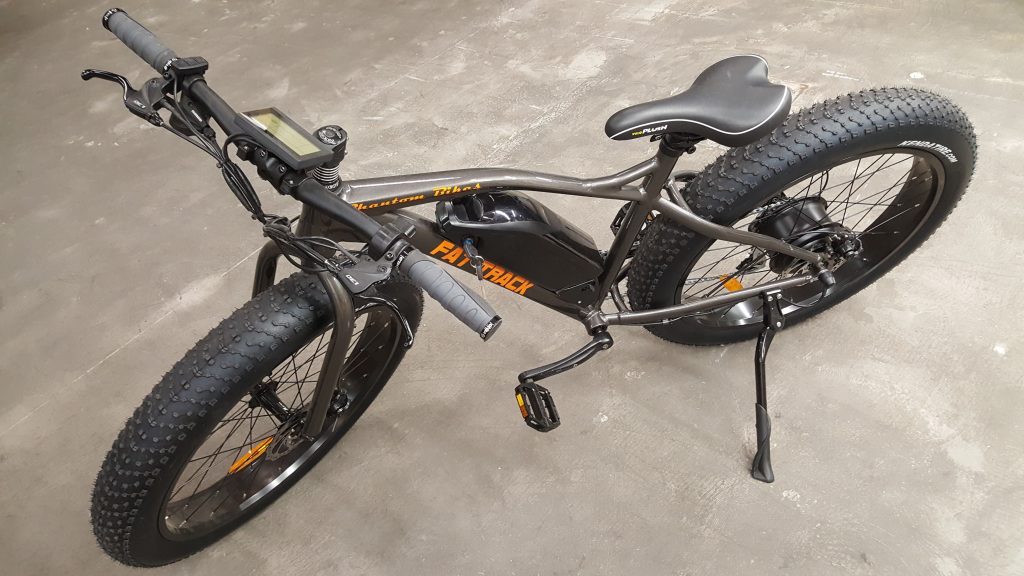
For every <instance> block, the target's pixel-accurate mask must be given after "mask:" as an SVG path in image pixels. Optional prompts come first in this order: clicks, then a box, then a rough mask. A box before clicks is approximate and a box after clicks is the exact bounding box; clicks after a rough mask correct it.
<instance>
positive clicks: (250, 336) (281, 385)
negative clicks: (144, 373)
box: [92, 274, 423, 566]
mask: <svg viewBox="0 0 1024 576" xmlns="http://www.w3.org/2000/svg"><path fill="white" fill-rule="evenodd" d="M374 290H376V293H377V295H379V296H383V297H385V298H388V299H390V300H391V301H392V302H393V303H394V304H395V305H396V306H397V308H398V309H399V310H401V311H402V314H403V315H404V316H405V318H406V320H408V322H409V326H410V327H411V328H412V329H413V330H415V329H416V327H417V326H418V325H419V321H420V317H421V315H422V311H423V300H422V296H421V294H420V291H419V290H418V289H417V288H415V287H414V286H413V285H411V284H409V283H407V282H405V281H403V280H400V279H393V280H391V281H389V282H387V283H384V284H380V285H378V286H376V287H375V288H374ZM355 303H356V306H357V314H356V318H355V321H354V323H355V326H354V331H353V334H352V340H351V343H350V346H349V349H348V351H347V353H346V358H345V365H344V369H343V370H342V375H341V377H340V379H339V381H338V382H337V383H336V384H335V392H334V399H333V402H332V405H331V408H330V410H329V412H328V416H327V420H326V421H325V423H324V426H323V430H322V431H321V433H320V435H319V436H318V437H316V438H306V437H305V436H303V435H302V434H301V433H300V431H301V429H302V424H303V422H304V416H305V413H306V409H307V407H308V406H309V405H310V404H311V402H312V396H313V390H314V388H315V387H316V383H317V378H318V376H319V374H320V369H321V366H322V364H323V360H324V355H325V353H326V350H327V348H328V343H329V342H330V339H331V330H332V319H333V318H332V316H331V307H330V303H329V301H328V298H327V294H326V293H325V292H324V289H323V286H322V285H321V283H320V281H319V280H318V279H317V278H316V277H315V276H310V275H308V274H295V275H293V276H290V277H289V278H286V279H284V280H282V281H281V282H280V283H278V284H276V285H274V286H273V287H271V288H269V289H267V290H265V291H264V292H262V293H261V294H259V295H258V296H256V298H254V299H253V300H251V301H249V302H248V303H246V304H245V305H244V306H242V307H241V308H240V309H238V310H237V311H235V313H234V314H232V315H231V316H230V317H229V318H227V319H226V320H224V321H223V322H221V324H220V325H219V326H218V327H217V328H215V329H214V330H213V331H211V332H210V334H208V335H207V336H206V337H205V338H203V339H202V340H201V341H200V342H199V343H197V344H196V346H195V347H194V348H193V349H192V350H191V351H189V352H188V354H186V355H185V357H184V358H182V360H180V361H179V362H178V363H177V364H176V365H175V366H174V367H173V368H172V369H171V371H170V372H168V373H167V374H166V375H165V376H164V378H163V379H162V380H161V382H160V383H159V384H157V386H156V387H155V388H154V389H153V391H152V392H151V393H150V395H149V396H148V397H147V398H146V399H145V400H144V401H143V404H142V405H141V406H140V407H139V408H138V409H136V411H135V414H134V415H133V416H132V417H131V418H130V419H129V420H128V422H127V424H126V425H125V427H124V429H123V430H122V431H121V434H120V435H119V436H118V438H117V440H116V441H115V442H114V446H113V448H111V450H110V452H109V453H108V454H107V457H106V459H105V460H104V462H103V467H102V469H101V470H100V473H99V476H98V477H97V479H96V486H95V488H94V490H93V497H92V525H93V531H94V533H95V534H96V538H97V540H98V541H99V544H100V546H101V547H102V548H103V550H104V551H106V552H107V553H108V554H109V555H110V556H111V557H113V558H114V559H115V560H117V561H119V562H122V563H125V564H129V565H134V566H159V565H162V564H168V563H170V562H174V561H176V560H180V559H181V558H184V557H185V556H188V555H190V554H192V553H194V552H197V551H198V550H200V549H202V548H203V547H205V546H207V545H209V544H211V543H212V542H214V541H216V540H217V539H218V538H221V537H222V536H224V535H226V534H227V533H229V532H230V531H231V530H234V529H235V528H237V527H238V526H239V525H241V524H242V523H243V522H245V521H246V520H248V519H249V518H251V517H252V516H254V515H255V514H256V513H257V512H259V511H260V510H262V509H263V508H265V507H266V506H267V505H268V504H270V503H271V502H272V501H273V500H274V499H276V498H277V497H278V496H280V495H281V494H282V493H283V492H284V491H285V490H287V489H288V488H289V487H290V486H291V485H293V484H294V483H295V482H296V481H298V479H299V478H301V477H302V475H303V474H305V473H306V472H308V471H309V470H310V469H311V468H312V467H313V465H314V464H316V462H317V461H319V460H320V458H322V457H323V456H324V454H325V453H326V452H327V451H328V450H330V449H331V447H332V446H333V445H334V444H335V443H336V442H337V441H338V440H339V439H340V438H341V437H342V436H344V435H345V433H346V432H347V431H348V429H349V428H350V427H351V426H352V425H353V424H354V423H355V421H356V420H358V419H359V417H360V416H361V415H362V414H363V412H364V411H365V410H366V408H367V407H368V406H369V405H370V403H371V402H373V400H374V398H375V397H376V396H377V394H378V393H379V392H380V390H381V388H382V387H383V386H384V384H385V383H386V382H387V381H388V379H389V378H390V377H391V374H392V373H393V372H394V371H395V369H396V368H397V367H398V364H399V362H401V360H402V357H403V356H404V355H405V349H404V348H403V346H402V344H403V342H404V341H405V338H406V335H405V333H404V328H403V326H402V322H401V321H400V319H399V318H398V317H397V315H396V314H395V312H394V311H393V310H392V309H391V308H390V307H388V306H383V305H376V306H374V305H372V303H369V302H366V301H363V300H362V299H360V298H358V297H356V298H355Z"/></svg>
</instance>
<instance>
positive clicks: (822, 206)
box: [748, 196, 861, 274]
mask: <svg viewBox="0 0 1024 576" xmlns="http://www.w3.org/2000/svg"><path fill="white" fill-rule="evenodd" d="M748 229H749V230H750V231H751V232H756V233H758V234H764V235H766V236H771V237H773V238H778V239H779V240H782V241H783V242H787V243H789V244H792V245H794V246H797V247H800V248H803V249H804V250H809V251H811V252H817V253H820V254H825V255H826V256H828V257H829V258H830V259H839V260H843V261H845V260H847V259H849V258H852V257H854V256H856V255H857V253H859V252H860V249H861V242H860V239H859V238H857V234H856V233H854V232H853V231H851V230H850V229H849V228H847V227H845V226H843V225H841V224H839V223H837V222H834V221H832V219H831V218H829V215H828V203H827V202H825V200H824V199H823V198H821V197H819V196H815V197H812V198H798V199H787V200H782V201H781V202H776V203H775V204H772V205H769V206H768V208H767V209H766V210H765V211H764V212H762V213H761V214H760V215H759V216H758V217H757V218H756V219H755V220H754V221H753V222H752V223H751V224H750V226H749V228H748ZM768 256H769V258H770V259H769V267H770V268H771V270H772V272H775V273H777V274H782V273H785V272H796V271H798V269H799V268H801V267H802V266H803V265H805V264H806V262H803V261H799V260H796V259H795V258H793V257H792V256H788V255H786V254H779V253H778V252H769V253H768ZM794 261H795V262H796V265H794Z"/></svg>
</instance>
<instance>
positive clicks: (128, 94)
mask: <svg viewBox="0 0 1024 576" xmlns="http://www.w3.org/2000/svg"><path fill="white" fill-rule="evenodd" d="M93 78H100V79H103V80H109V81H110V82H113V83H115V84H120V85H121V89H122V91H123V94H122V97H123V98H124V107H125V108H127V109H128V111H129V112H131V113H132V114H134V115H136V116H138V117H139V118H142V119H143V120H145V121H147V122H149V123H150V124H152V125H153V126H163V124H164V119H163V118H161V117H160V114H158V113H157V112H156V110H154V109H153V107H152V106H151V105H149V104H147V103H146V99H145V98H143V96H142V93H141V92H139V91H138V90H136V89H135V88H132V85H131V82H129V81H128V79H127V78H125V77H124V76H121V75H120V74H114V73H113V72H107V71H106V70H93V69H92V68H88V69H86V70H82V80H92V79H93Z"/></svg>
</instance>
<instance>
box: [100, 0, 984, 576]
mask: <svg viewBox="0 0 1024 576" xmlns="http://www.w3.org/2000/svg"><path fill="white" fill-rule="evenodd" d="M103 25H104V27H105V28H107V30H109V31H110V32H112V33H113V34H114V35H115V36H116V37H117V38H119V39H120V40H121V41H122V42H124V43H125V44H126V45H127V46H128V47H129V48H131V49H132V50H133V51H134V52H135V53H136V54H137V55H138V56H139V57H141V58H142V59H143V60H145V61H146V62H147V63H148V64H149V65H151V66H152V67H153V68H154V69H155V70H156V71H157V73H158V74H159V75H158V76H157V77H156V78H153V79H151V80H149V81H147V82H146V83H145V84H144V85H143V86H142V87H141V88H140V89H139V90H136V89H135V88H133V87H132V86H131V85H130V84H129V82H128V81H127V80H126V79H125V78H124V77H122V76H119V75H117V74H113V73H111V72H104V71H99V70H86V71H84V72H83V73H82V78H84V79H86V80H88V79H90V78H102V79H105V80H110V81H113V82H116V83H118V84H119V85H120V86H121V88H122V95H123V99H124V104H125V106H126V107H127V108H128V110H129V111H130V112H131V113H133V114H135V115H136V116H139V117H141V118H143V119H145V120H146V121H148V122H149V123H151V124H153V125H154V126H157V127H160V128H162V129H165V130H167V131H168V132H171V133H172V134H174V135H176V136H178V137H180V138H182V139H183V140H186V141H187V142H189V143H190V144H192V145H193V146H195V147H196V148H198V149H199V150H201V151H202V152H204V153H206V154H208V155H210V156H211V157H213V158H214V159H215V160H216V163H217V166H218V168H219V169H220V171H221V174H222V176H223V178H224V181H225V183H226V184H227V186H228V188H229V189H230V190H231V191H232V192H233V193H234V195H235V196H236V197H237V199H238V200H239V202H240V203H241V204H242V205H243V206H244V207H245V209H246V210H248V211H249V212H250V213H251V215H252V217H253V218H254V219H255V220H256V221H258V222H259V223H260V224H261V226H262V230H263V233H264V235H266V236H267V237H268V238H269V240H268V241H267V244H266V246H265V247H264V248H263V249H262V250H261V251H260V253H259V256H258V259H257V262H256V273H255V280H254V285H253V290H252V299H251V300H250V301H249V302H247V303H246V304H244V305H243V306H242V307H241V308H239V309H238V310H237V311H236V312H235V313H233V314H232V315H231V316H229V317H228V318H227V319H226V320H224V321H223V322H221V323H220V324H219V325H218V326H217V327H216V328H214V329H213V330H212V331H211V332H210V333H209V334H208V335H207V336H206V337H205V338H203V339H202V340H200V341H199V342H198V343H197V344H196V345H195V347H194V348H193V349H192V350H190V351H189V352H187V353H186V354H185V356H184V357H183V358H182V359H181V360H180V361H179V362H178V363H177V364H175V365H174V366H173V367H172V368H171V369H170V371H169V372H167V374H166V375H165V376H164V378H163V379H162V380H161V381H160V382H159V383H158V384H157V385H156V387H155V388H154V389H153V391H152V392H151V393H150V394H149V396H148V397H146V399H145V400H144V401H143V403H142V405H141V406H139V407H138V409H137V410H136V411H135V413H134V414H133V415H132V416H131V418H129V420H128V422H127V424H126V425H125V427H124V429H123V430H122V431H121V433H120V435H119V436H118V437H117V439H116V441H115V442H114V445H113V447H112V449H111V450H110V452H109V454H107V457H106V459H105V460H104V462H103V465H102V468H101V470H100V472H99V476H98V477H97V479H96V486H95V489H94V491H93V497H92V512H91V513H92V525H93V530H94V532H95V535H96V538H97V540H98V541H99V544H100V546H101V547H102V548H103V550H104V551H106V552H107V553H108V554H109V555H110V556H111V557H113V558H114V559H115V560H118V561H120V562H123V563H125V564H131V565H138V566H157V565H162V564H167V563H170V562H174V561H176V560H179V559H181V558H184V557H185V556H188V555H190V554H192V553H194V552H196V551H198V550H200V549H202V548H203V547H205V546H207V545H209V544H210V543H212V542H214V541H215V540H217V539H218V538H220V537H222V536H224V535H225V534H227V533H228V532H230V531H232V530H234V529H235V528H237V527H238V526H239V525H241V524H242V523H243V522H245V521H246V520H248V519H249V518H251V517H252V516H254V515H255V514H256V513H258V512H259V511H260V510H261V509H263V508H265V507H266V506H267V505H268V504H270V503H271V502H272V501H273V500H274V499H275V498H277V497H278V496H280V495H281V494H282V493H283V492H284V491H285V490H287V489H288V488H289V487H290V486H291V485H293V484H294V483H295V482H296V481H298V480H299V479H300V478H301V477H302V476H303V474H305V473H306V472H308V471H309V469H310V468H311V467H312V466H313V465H314V464H316V462H317V461H318V460H319V459H320V458H322V457H323V455H324V454H325V453H326V452H327V451H328V450H330V449H331V447H332V446H333V445H334V444H335V443H337V442H338V440H340V439H341V437H342V436H344V435H345V433H346V432H347V431H348V430H349V428H351V426H352V425H353V424H354V423H355V422H356V420H358V419H359V417H360V416H361V415H362V414H363V412H364V411H365V410H366V409H367V407H369V405H370V404H371V403H372V402H373V400H374V398H375V397H376V396H377V394H378V393H379V392H380V390H381V388H382V387H383V386H384V384H385V383H386V382H387V381H388V380H389V378H390V377H391V376H392V374H393V373H394V371H395V369H396V368H397V367H398V364H399V363H400V362H401V361H402V358H403V356H404V355H405V352H406V350H408V348H409V347H410V346H411V345H412V344H413V339H414V336H415V334H416V329H417V327H418V325H419V322H420V317H421V313H422V309H423V299H422V292H426V293H427V294H429V295H430V296H432V297H433V298H434V299H436V300H437V301H438V302H440V304H441V305H442V306H443V307H444V308H445V309H446V310H448V311H449V312H450V313H451V314H452V315H454V316H455V317H456V318H457V319H459V320H460V321H461V322H463V323H464V324H466V325H467V326H468V327H470V328H471V329H472V330H473V331H475V332H476V333H478V334H479V335H480V337H482V338H483V339H485V340H486V339H488V338H491V337H492V336H493V335H494V334H495V333H496V331H497V330H498V327H499V325H500V323H501V319H500V317H499V316H498V315H497V314H496V313H495V312H494V310H493V309H492V308H491V307H490V305H488V304H487V303H486V302H485V301H484V300H482V299H481V298H480V297H479V296H478V295H477V294H475V293H474V292H473V291H471V290H470V289H468V288H466V287H465V286H463V285H462V284H461V283H460V282H458V281H457V280H455V279H454V278H453V277H452V276H450V275H449V273H448V272H447V271H446V267H447V266H451V267H454V268H460V269H462V270H463V271H466V272H470V273H472V274H475V275H476V278H477V279H478V280H480V281H483V282H489V283H491V284H495V285H498V286H501V287H502V288H504V289H505V290H508V291H509V292H513V293H515V294H518V295H520V296H523V297H526V298H529V299H530V300H533V301H535V302H537V303H539V304H541V305H543V306H546V307H548V308H550V309H552V310H555V311H557V312H560V313H562V314H564V315H566V316H569V317H571V318H575V319H577V320H579V321H580V323H581V324H582V326H583V328H584V329H585V330H586V333H587V334H588V335H589V337H590V341H589V342H588V343H587V344H586V345H585V346H583V347H582V348H580V349H579V350H578V351H576V352H574V353H572V354H570V355H569V356H567V357H566V358H563V359H561V360H558V361H556V362H553V363H550V364H547V365H544V366H541V367H539V368H534V369H531V370H526V371H525V372H523V373H521V374H520V375H519V378H518V384H517V386H516V388H515V399H516V401H517V404H518V408H519V410H520V413H521V416H522V417H523V419H524V420H525V422H526V424H527V425H529V426H530V427H531V428H534V429H536V430H539V431H544V432H546V431H550V430H553V429H554V428H555V427H557V426H558V425H559V423H560V419H559V416H558V410H557V409H556V407H555V402H554V399H553V397H552V395H551V393H550V391H548V390H547V389H546V388H544V387H543V386H541V385H540V384H539V383H540V382H541V381H542V380H544V379H545V378H549V377H551V376H554V375H556V374H559V373H562V372H565V371H567V370H570V369H572V368H574V367H576V366H578V365H579V364H580V363H582V362H584V361H586V360H588V359H590V358H591V357H593V356H594V355H595V354H596V353H598V352H599V351H602V350H606V349H608V348H610V347H611V346H612V343H613V340H612V336H611V333H610V332H609V328H610V327H612V326H618V325H641V326H645V327H647V329H648V330H650V331H651V332H652V333H653V334H655V335H657V336H659V337H661V338H664V339H666V340H670V341H672V342H678V343H681V344H692V345H711V344H725V343H730V342H737V341H741V340H746V339H750V338H755V337H756V338H757V345H756V350H755V359H754V367H755V377H754V381H755V390H756V394H755V400H756V401H755V427H756V431H757V435H756V438H757V451H756V454H755V457H754V462H753V465H752V475H753V476H754V478H756V479H758V480H762V481H765V482H771V481H772V480H773V478H774V476H773V471H772V467H771V460H770V453H769V440H770V433H771V423H770V419H769V417H768V412H767V406H766V376H765V357H766V355H767V352H768V348H769V345H770V344H771V341H772V338H773V337H774V335H775V334H776V333H777V332H778V331H779V330H780V329H781V328H783V325H784V324H790V325H792V324H794V323H796V322H800V321H802V320H805V319H807V318H810V317H811V316H814V315H816V314H818V313H820V312H822V311H823V310H825V309H827V308H829V307H830V306H833V305H835V304H837V303H839V302H841V301H843V300H844V299H846V298H848V297H850V296H851V295H853V294H855V293H856V292H858V291H859V290H861V289H863V288H864V287H865V286H868V285H869V284H871V283H872V282H874V281H875V280H876V279H878V278H879V277H880V276H882V275H883V274H885V273H886V272H888V271H889V270H891V269H892V268H893V267H894V266H896V265H897V264H898V263H899V262H900V261H902V260H903V259H904V258H906V257H907V256H908V255H909V254H910V253H911V252H913V251H914V249H916V248H917V247H918V246H920V245H921V243H922V242H923V241H924V240H925V239H926V238H927V237H928V236H930V235H931V234H932V233H933V232H934V231H935V229H936V228H938V226H939V225H940V224H941V223H942V221H943V220H944V219H945V218H946V217H947V216H948V215H949V213H950V211H951V210H952V209H953V207H954V206H955V205H956V203H957V201H958V200H959V199H960V197H961V195H962V194H963V193H964V190H965V189H966V187H967V184H968V182H969V181H970V178H971V175H972V172H973V170H974V163H975V154H976V144H975V136H974V132H973V128H972V127H971V124H970V122H969V121H968V119H967V118H966V116H965V115H964V113H963V112H962V111H961V110H960V109H959V108H958V107H957V106H955V105H954V104H952V103H951V102H949V101H948V100H946V99H945V98H943V97H941V96H939V95H936V94H934V93H931V92H927V91H924V90H920V89H915V88H883V89H873V90H865V91H861V92H857V93H852V94H847V95H845V96H840V97H838V98H834V99H831V100H828V101H825V102H822V103H816V104H813V105H811V106H810V107H809V108H805V109H803V110H800V111H797V112H795V113H793V114H790V105H791V94H790V91H789V90H788V89H787V88H786V87H785V86H782V85H779V84H775V83H772V82H770V81H769V79H768V65H767V63H766V62H765V61H764V59H762V58H761V57H759V56H752V55H745V56H735V57H732V58H727V59H725V60H722V61H720V62H717V63H715V64H713V65H711V66H710V67H709V68H707V69H706V70H704V71H703V72H701V74H700V75H699V76H697V78H696V80H694V82H693V84H692V86H691V87H690V88H689V89H687V90H686V91H684V92H682V93H680V94H676V95H674V96H671V97H668V98H665V99H662V100H656V101H652V102H647V103H643V104H637V105H635V106H631V107H629V108H626V109H624V110H621V111H618V112H616V113H615V114H613V115H612V116H611V117H610V118H609V119H608V121H607V123H606V124H605V132H606V134H607V135H608V136H609V137H611V138H613V139H615V140H634V139H641V138H643V139H648V140H650V141H652V142H656V145H657V153H656V154H655V155H654V157H652V158H650V159H649V160H645V161H643V162H641V163H639V164H637V165H635V166H632V167H629V168H626V169H625V170H622V171H621V172H618V173H615V174H612V175H610V176H603V177H599V178H576V177H570V176H559V175H554V174H543V173H538V172H530V171H525V170H512V169H502V168H472V169H465V170H451V171H446V172H435V173H429V174H415V175H410V176H395V177H386V178H373V179H368V180H348V181H343V180H342V179H340V178H339V171H338V167H339V164H340V163H341V161H342V160H343V159H344V157H345V152H346V146H347V134H346V132H345V130H344V129H342V128H341V127H340V126H335V125H331V126H324V127H321V128H319V129H317V130H315V131H314V132H313V133H309V132H307V131H306V130H304V129H303V128H302V127H301V126H300V125H298V124H297V123H296V122H294V121H292V120H291V119H289V118H288V117H287V116H286V115H284V114H283V113H281V112H280V111H278V110H276V109H274V108H264V109H259V110H254V111H251V112H244V113H239V112H236V111H235V110H233V109H232V108H231V107H230V106H229V105H228V104H227V102H225V101H224V100H223V99H222V98H221V97H220V96H218V95H217V93H216V92H214V91H213V89H211V88H210V86H209V85H208V84H207V82H206V80H205V78H204V73H205V71H206V70H207V68H208V66H209V64H208V62H207V61H206V60H205V59H203V58H201V57H178V56H177V55H176V54H175V53H174V52H173V51H171V50H170V49H168V48H167V47H165V46H164V45H163V44H161V42H160V41H159V40H158V39H157V38H156V37H155V36H154V35H153V34H152V33H151V32H150V31H149V30H147V29H146V28H144V27H143V26H141V25H140V24H138V23H137V22H135V21H134V20H132V19H131V18H130V17H129V16H128V15H127V14H126V13H125V12H123V11H121V10H119V9H116V8H115V9H112V10H109V11H107V12H106V13H105V14H104V15H103ZM211 121H212V123H213V124H215V125H216V126H217V127H219V130H220V132H221V134H222V135H223V140H222V141H220V142H218V139H217V132H216V131H215V130H214V126H213V124H211ZM704 141H711V142H716V143H719V144H722V145H724V146H727V147H729V148H728V150H727V151H726V152H725V153H724V154H722V155H721V157H719V158H718V159H717V160H715V161H714V162H713V163H712V164H710V165H709V166H707V167H706V168H704V169H703V170H702V171H699V172H695V171H681V172H677V171H675V166H676V163H677V161H678V159H679V158H680V157H682V156H684V155H686V154H688V153H692V152H693V151H694V150H695V147H696V146H697V145H698V144H700V143H701V142H704ZM232 153H233V155H234V157H235V158H237V159H240V160H242V161H244V162H248V163H250V164H253V165H254V166H255V168H256V172H257V174H258V175H259V177H260V178H261V179H262V180H264V181H266V182H267V183H268V184H269V185H270V186H271V187H273V188H274V189H275V190H276V191H277V192H279V193H280V194H284V195H288V196H291V197H293V198H295V199H297V200H299V201H300V202H301V203H302V210H301V215H300V216H299V217H298V218H297V220H294V221H293V220H292V219H289V218H286V217H282V216H278V215H274V214H269V213H266V212H265V211H264V210H263V208H262V205H261V203H260V199H259V196H258V195H257V194H256V192H255V190H254V188H253V186H252V184H251V183H250V181H249V179H248V178H247V177H246V175H245V173H244V172H243V171H242V170H241V168H240V167H239V165H238V164H236V163H235V160H234V159H233V157H232ZM522 191H534V192H544V193H552V194H568V195H575V196H582V197H588V198H603V199H608V200H615V201H618V202H621V203H623V204H624V205H623V206H622V207H621V209H620V210H619V211H618V214H617V215H616V216H615V218H614V221H613V222H612V224H611V227H612V230H613V231H614V240H613V241H612V243H611V246H610V247H609V248H608V249H607V250H602V249H600V248H598V247H597V246H596V245H595V243H594V241H593V239H592V238H591V237H590V236H589V235H588V234H587V233H586V232H584V231H583V230H580V229H579V228H577V227H576V226H574V225H572V224H571V223H569V222H568V221H566V220H564V219H563V218H562V217H561V216H559V215H558V214H556V213H555V212H554V211H552V210H551V209H550V208H547V207H545V206H544V205H543V204H542V203H541V202H539V201H538V200H536V199H534V198H533V197H531V196H528V195H525V194H523V193H522ZM426 203H434V204H435V205H436V218H435V219H427V218H423V217H421V216H418V215H416V214H414V213H412V212H409V211H406V210H405V208H407V207H409V206H414V205H418V204H426ZM281 258H284V259H285V260H287V261H288V262H290V263H291V264H293V265H294V266H295V267H296V268H298V272H296V273H294V274H292V275H290V276H288V277H286V278H283V279H280V280H278V279H277V266H278V264H279V263H280V260H281Z"/></svg>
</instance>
